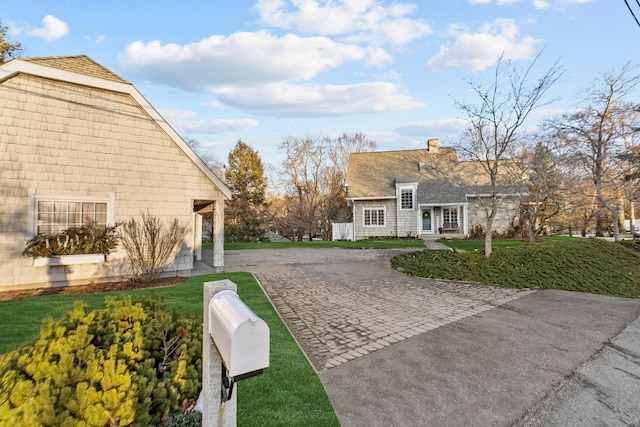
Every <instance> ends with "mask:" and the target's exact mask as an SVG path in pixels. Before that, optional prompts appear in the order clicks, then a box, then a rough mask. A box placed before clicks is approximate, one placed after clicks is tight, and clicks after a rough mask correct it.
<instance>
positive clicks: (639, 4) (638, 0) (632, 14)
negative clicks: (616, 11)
mask: <svg viewBox="0 0 640 427" xmlns="http://www.w3.org/2000/svg"><path fill="white" fill-rule="evenodd" d="M624 4H626V5H627V9H629V12H631V16H633V19H635V21H636V24H638V27H640V21H638V18H636V14H635V13H633V9H631V6H629V2H628V1H627V0H624ZM636 4H637V5H638V7H640V0H636Z"/></svg>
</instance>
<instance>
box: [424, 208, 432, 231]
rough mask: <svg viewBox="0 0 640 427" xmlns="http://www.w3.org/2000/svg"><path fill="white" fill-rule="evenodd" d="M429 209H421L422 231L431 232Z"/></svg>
mask: <svg viewBox="0 0 640 427" xmlns="http://www.w3.org/2000/svg"><path fill="white" fill-rule="evenodd" d="M432 216H433V215H432V213H431V208H422V231H432V230H433V229H432V226H431V217H432Z"/></svg>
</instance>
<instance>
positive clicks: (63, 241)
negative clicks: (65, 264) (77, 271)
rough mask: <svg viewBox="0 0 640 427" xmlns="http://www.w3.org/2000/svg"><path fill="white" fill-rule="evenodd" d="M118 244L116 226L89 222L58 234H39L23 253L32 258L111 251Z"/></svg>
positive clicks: (28, 243) (29, 242)
mask: <svg viewBox="0 0 640 427" xmlns="http://www.w3.org/2000/svg"><path fill="white" fill-rule="evenodd" d="M116 246H118V237H117V235H116V226H113V227H105V226H102V225H97V224H95V223H93V222H87V223H86V224H83V225H81V226H79V227H69V228H67V229H66V230H62V231H61V232H60V233H58V234H52V235H47V234H39V235H37V236H35V237H34V238H32V239H31V240H29V241H28V242H27V247H26V248H25V250H24V251H23V252H22V255H25V256H29V257H32V258H37V257H50V256H59V255H80V254H83V255H84V254H104V255H108V254H109V253H111V252H112V251H113V250H114V249H115V248H116Z"/></svg>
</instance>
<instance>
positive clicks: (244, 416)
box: [0, 273, 339, 427]
mask: <svg viewBox="0 0 640 427" xmlns="http://www.w3.org/2000/svg"><path fill="white" fill-rule="evenodd" d="M223 279H229V280H231V281H232V282H234V283H235V284H236V285H237V288H238V295H239V296H240V298H241V299H242V300H243V301H244V302H245V303H246V304H247V305H248V306H249V307H251V309H252V310H253V311H254V312H255V313H256V314H257V315H258V316H260V317H261V318H262V319H263V320H264V321H265V322H266V323H267V324H268V325H269V329H270V335H271V357H270V359H271V360H270V367H269V368H267V369H266V370H265V373H264V374H263V375H261V376H258V377H254V378H250V379H247V380H244V381H242V382H240V383H238V384H237V385H236V390H237V391H236V392H237V393H238V419H237V422H238V425H239V426H242V427H245V426H246V427H250V426H264V425H269V426H301V425H309V426H310V425H318V426H339V423H338V420H337V417H336V415H335V413H334V411H333V408H332V406H331V403H330V402H329V399H328V397H327V395H326V393H325V391H324V388H323V387H322V383H321V382H320V379H319V378H318V375H317V374H316V373H315V371H314V370H313V367H312V366H311V365H310V364H309V361H308V360H307V359H306V357H305V355H304V354H303V353H302V351H301V350H300V348H299V347H298V345H297V343H296V342H295V340H294V339H293V337H292V336H291V334H290V333H289V331H288V329H287V328H286V326H285V325H284V323H283V322H282V320H281V319H280V317H279V316H278V314H277V312H276V311H275V309H274V308H273V306H272V305H271V303H270V302H269V300H268V298H267V297H266V296H265V295H264V293H263V292H262V289H261V288H260V286H259V285H258V283H257V282H256V281H255V279H254V277H253V275H251V274H250V273H221V274H211V275H206V276H197V277H192V278H189V279H187V280H186V281H185V282H183V283H181V284H179V285H176V286H171V287H167V288H158V289H141V290H135V291H118V292H105V293H95V294H83V295H77V294H75V295H69V294H67V295H46V296H38V297H32V298H23V299H18V300H13V301H1V302H0V353H5V352H7V351H10V350H12V349H15V348H18V347H19V346H20V345H22V344H25V343H28V342H29V341H30V340H32V339H34V338H35V337H36V336H37V335H38V332H39V330H40V326H41V324H42V320H43V319H44V318H45V317H48V316H50V317H53V318H59V317H60V316H61V315H62V313H64V312H65V311H69V310H71V309H72V308H73V303H74V301H76V300H82V301H83V302H84V303H86V304H87V305H89V309H88V310H92V309H95V308H98V307H102V306H103V303H104V299H105V297H106V296H107V295H116V296H117V295H123V294H129V295H131V296H132V297H134V298H136V297H138V296H144V295H156V296H158V297H161V298H162V299H163V301H164V302H165V303H166V304H167V305H168V306H169V307H175V308H179V309H181V310H184V311H190V312H195V313H198V314H199V316H200V317H202V312H203V306H202V305H203V286H202V284H203V283H204V282H208V281H214V280H223Z"/></svg>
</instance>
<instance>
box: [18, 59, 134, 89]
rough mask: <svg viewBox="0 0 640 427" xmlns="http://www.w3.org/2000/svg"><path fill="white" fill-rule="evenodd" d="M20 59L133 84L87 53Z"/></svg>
mask: <svg viewBox="0 0 640 427" xmlns="http://www.w3.org/2000/svg"><path fill="white" fill-rule="evenodd" d="M20 60H21V61H25V62H29V63H32V64H37V65H42V66H44V67H49V68H56V69H58V70H64V71H69V72H72V73H78V74H83V75H85V76H91V77H96V78H99V79H103V80H110V81H113V82H118V83H125V84H131V83H129V82H128V81H126V80H125V79H123V78H122V77H120V76H119V75H117V74H115V73H114V72H112V71H111V70H108V69H107V68H105V67H103V66H102V65H100V64H98V63H97V62H95V61H94V60H93V59H91V58H89V57H88V56H87V55H77V56H43V57H36V58H20Z"/></svg>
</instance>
